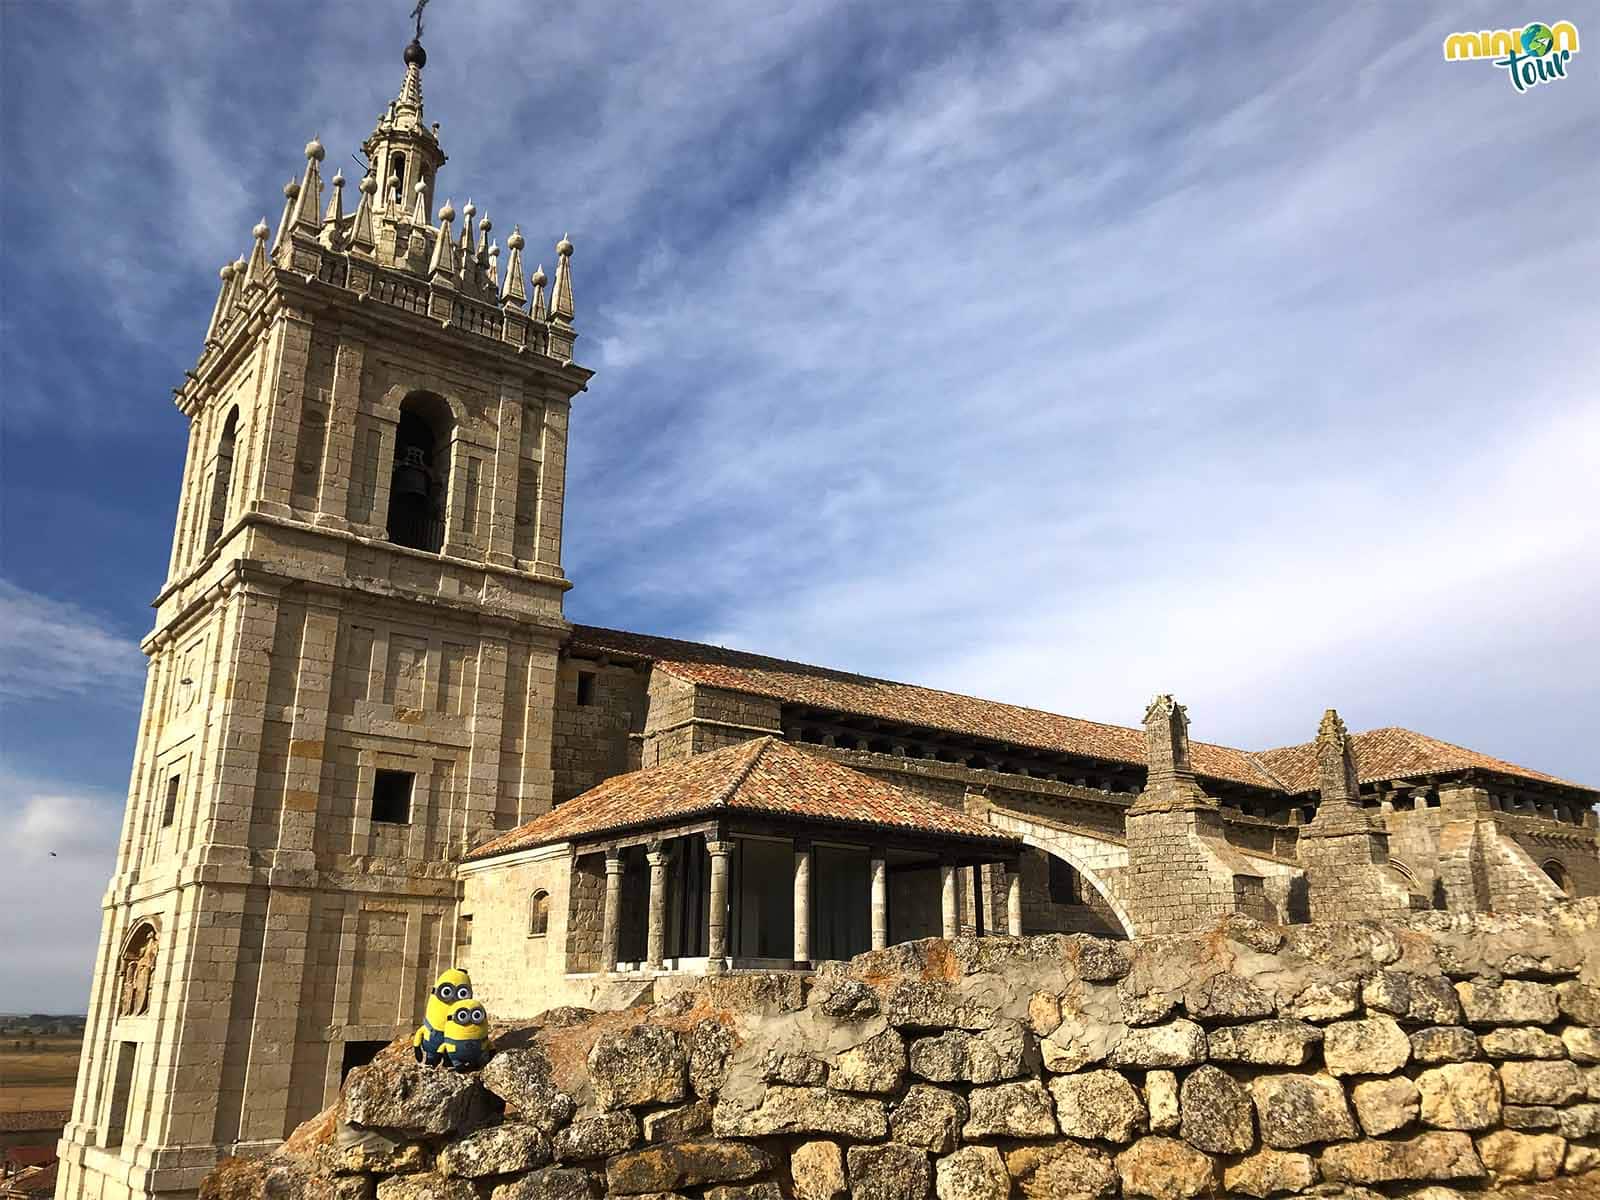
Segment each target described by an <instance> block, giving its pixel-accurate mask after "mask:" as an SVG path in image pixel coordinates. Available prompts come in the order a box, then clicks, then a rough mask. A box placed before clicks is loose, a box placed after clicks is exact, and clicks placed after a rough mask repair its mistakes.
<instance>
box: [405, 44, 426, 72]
mask: <svg viewBox="0 0 1600 1200" xmlns="http://www.w3.org/2000/svg"><path fill="white" fill-rule="evenodd" d="M403 57H404V58H405V60H406V66H408V67H425V66H427V65H428V52H427V51H426V50H424V49H423V48H422V43H421V42H419V41H417V39H416V38H412V39H411V41H410V43H409V44H408V45H407V46H406V52H405V54H404V55H403Z"/></svg>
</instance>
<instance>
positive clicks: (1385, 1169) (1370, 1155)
mask: <svg viewBox="0 0 1600 1200" xmlns="http://www.w3.org/2000/svg"><path fill="white" fill-rule="evenodd" d="M1321 1166H1322V1174H1323V1176H1324V1177H1325V1178H1327V1179H1329V1180H1332V1181H1333V1182H1335V1183H1361V1184H1369V1183H1405V1182H1422V1183H1426V1182H1429V1181H1448V1180H1452V1179H1482V1178H1483V1175H1484V1170H1483V1164H1482V1163H1481V1162H1479V1161H1478V1155H1477V1152H1476V1151H1475V1150H1474V1149H1473V1146H1472V1139H1471V1138H1470V1137H1468V1136H1467V1135H1466V1134H1464V1133H1423V1134H1419V1135H1417V1136H1416V1137H1414V1138H1406V1139H1403V1140H1396V1141H1382V1142H1349V1143H1345V1144H1343V1145H1338V1146H1329V1147H1328V1148H1327V1149H1325V1150H1323V1152H1322V1156H1321Z"/></svg>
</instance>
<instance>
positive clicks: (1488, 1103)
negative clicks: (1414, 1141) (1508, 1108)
mask: <svg viewBox="0 0 1600 1200" xmlns="http://www.w3.org/2000/svg"><path fill="white" fill-rule="evenodd" d="M1417 1089H1418V1090H1419V1091H1420V1092H1421V1093H1422V1123H1423V1124H1424V1125H1431V1126H1433V1127H1434V1128H1435V1129H1463V1130H1477V1129H1492V1128H1494V1127H1495V1126H1496V1125H1498V1124H1499V1123H1500V1105H1501V1099H1500V1076H1499V1073H1498V1072H1497V1071H1496V1070H1495V1069H1494V1067H1493V1066H1492V1065H1491V1064H1489V1063H1486V1062H1466V1063H1449V1064H1447V1065H1445V1066H1442V1067H1430V1068H1429V1069H1428V1070H1426V1071H1422V1072H1420V1073H1419V1074H1418V1075H1417Z"/></svg>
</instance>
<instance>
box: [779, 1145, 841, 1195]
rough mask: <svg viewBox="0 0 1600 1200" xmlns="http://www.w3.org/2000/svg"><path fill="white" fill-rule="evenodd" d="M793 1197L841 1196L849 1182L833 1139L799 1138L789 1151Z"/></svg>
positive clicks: (839, 1151)
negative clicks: (792, 1149) (804, 1139)
mask: <svg viewBox="0 0 1600 1200" xmlns="http://www.w3.org/2000/svg"><path fill="white" fill-rule="evenodd" d="M789 1175H790V1177H791V1178H792V1179H793V1180H794V1194H795V1200H844V1197H846V1196H848V1195H849V1194H850V1186H849V1182H848V1180H846V1178H845V1173H844V1152H843V1151H842V1150H840V1149H839V1144H838V1143H837V1142H829V1141H812V1142H801V1143H800V1144H799V1145H798V1146H796V1147H795V1148H794V1151H793V1153H791V1154H790V1155H789Z"/></svg>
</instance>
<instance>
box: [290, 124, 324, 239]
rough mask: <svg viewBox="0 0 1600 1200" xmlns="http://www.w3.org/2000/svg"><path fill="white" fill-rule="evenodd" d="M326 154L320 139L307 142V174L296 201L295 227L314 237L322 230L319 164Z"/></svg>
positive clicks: (301, 182)
mask: <svg viewBox="0 0 1600 1200" xmlns="http://www.w3.org/2000/svg"><path fill="white" fill-rule="evenodd" d="M326 154H327V151H326V150H324V149H323V148H322V143H321V142H320V141H319V140H318V139H316V138H312V139H311V140H310V141H309V142H307V143H306V174H305V178H304V179H302V180H301V181H300V195H299V197H298V198H297V199H296V202H295V210H294V228H296V229H300V230H304V231H305V232H306V233H308V234H310V235H311V236H312V237H316V236H317V235H318V234H319V233H320V232H321V231H322V172H321V171H320V170H319V169H318V167H317V164H318V163H320V162H321V161H322V159H323V156H324V155H326Z"/></svg>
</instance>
